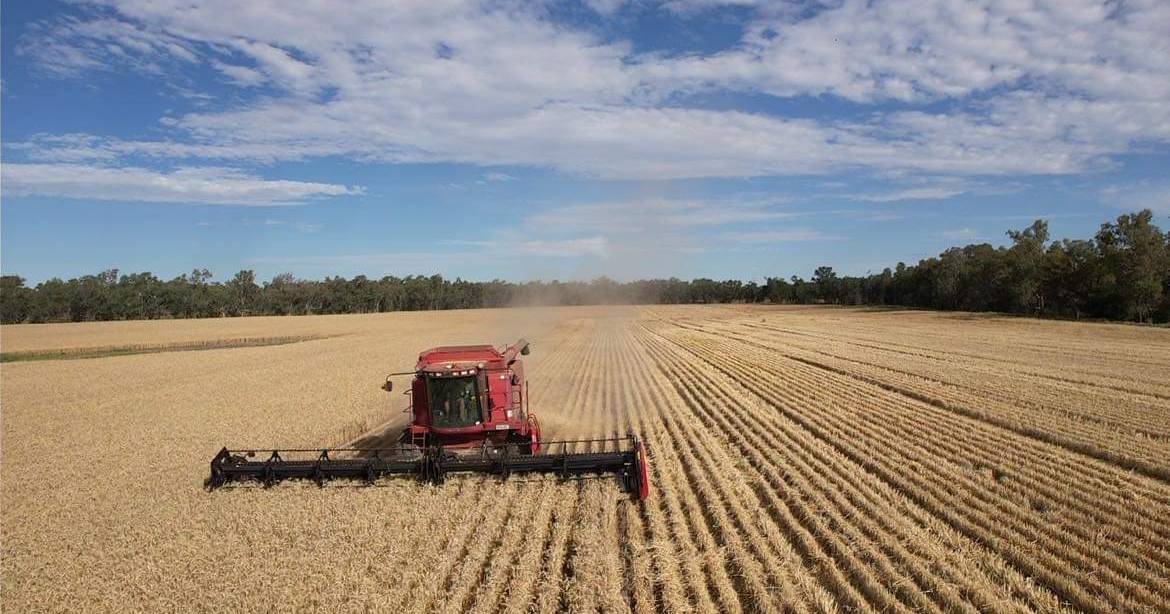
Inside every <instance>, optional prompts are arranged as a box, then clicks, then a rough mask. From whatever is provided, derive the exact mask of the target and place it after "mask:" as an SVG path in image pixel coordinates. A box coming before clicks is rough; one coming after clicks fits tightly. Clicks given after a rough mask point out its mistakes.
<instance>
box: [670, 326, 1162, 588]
mask: <svg viewBox="0 0 1170 614" xmlns="http://www.w3.org/2000/svg"><path fill="white" fill-rule="evenodd" d="M665 334H666V335H668V336H671V337H673V338H674V339H673V340H674V341H675V342H676V344H675V347H676V348H683V349H685V350H686V351H687V352H688V353H690V354H691V355H692V356H693V357H694V358H698V359H701V360H703V361H706V362H707V363H708V364H710V365H711V366H712V367H714V368H716V369H718V370H719V371H720V372H722V373H723V374H724V375H725V376H727V377H728V378H731V379H734V380H737V381H739V382H740V383H741V384H742V385H743V387H744V388H745V389H746V390H748V391H750V392H752V393H753V394H755V395H756V396H758V397H759V398H760V399H761V400H762V401H763V402H764V404H765V405H766V409H768V410H771V411H773V412H779V413H780V414H783V415H784V416H786V417H788V418H790V419H792V420H793V421H794V422H796V423H798V424H800V425H801V426H802V427H803V428H805V429H806V430H808V431H809V432H811V433H812V434H813V435H815V436H816V437H817V438H819V439H821V440H823V441H824V442H826V443H828V444H829V445H830V446H831V447H833V448H834V449H835V450H838V451H839V452H840V453H842V454H844V455H846V456H847V457H849V458H850V459H852V460H853V461H854V462H856V463H857V464H859V465H860V466H861V467H863V468H864V469H865V470H866V471H867V472H869V473H871V474H873V475H874V476H876V477H877V478H878V479H880V480H881V481H883V482H885V483H886V484H888V485H890V486H892V487H893V488H895V489H897V490H898V491H899V492H901V493H903V494H905V495H906V496H907V497H909V498H910V499H911V500H913V501H914V502H915V503H917V504H918V505H919V506H920V507H922V508H923V509H926V510H928V511H930V512H931V513H932V514H933V515H935V516H936V517H938V518H940V519H942V520H944V521H946V523H947V524H948V525H950V526H951V527H953V528H954V529H955V530H957V531H959V532H960V533H962V534H963V535H965V536H967V537H968V538H970V539H971V540H972V541H974V542H975V543H977V544H981V545H983V546H985V547H987V548H989V549H991V550H992V551H994V552H996V553H998V554H999V555H1001V556H1002V557H1003V558H1004V560H1005V561H1008V562H1009V563H1010V564H1011V566H1013V567H1015V568H1016V569H1017V570H1018V571H1020V572H1022V573H1023V574H1025V575H1031V576H1034V577H1035V578H1037V579H1038V580H1039V581H1040V583H1041V584H1042V585H1043V586H1045V587H1047V588H1048V589H1049V590H1051V591H1052V592H1053V593H1054V594H1056V595H1057V596H1059V597H1060V598H1061V599H1062V600H1064V601H1067V602H1070V603H1072V604H1073V605H1076V606H1078V607H1080V608H1082V609H1087V610H1108V609H1110V608H1111V607H1112V605H1111V604H1122V605H1123V606H1126V607H1130V608H1131V609H1140V608H1142V607H1146V608H1149V607H1152V606H1154V605H1155V604H1159V603H1163V602H1164V600H1165V599H1166V598H1167V597H1168V596H1170V595H1168V593H1170V589H1168V588H1167V587H1166V586H1165V584H1164V582H1162V581H1161V579H1162V578H1164V577H1166V573H1167V570H1168V568H1167V563H1168V561H1167V548H1166V547H1167V543H1168V535H1167V529H1166V527H1164V526H1163V525H1162V524H1161V523H1160V522H1159V521H1158V520H1157V518H1159V517H1160V516H1161V515H1164V514H1159V513H1153V512H1151V510H1155V511H1157V512H1164V511H1170V493H1167V491H1166V489H1165V488H1164V487H1163V485H1162V484H1161V483H1159V482H1156V481H1152V480H1147V479H1143V478H1139V477H1134V476H1131V475H1128V474H1126V473H1125V472H1121V471H1118V470H1116V469H1115V468H1113V467H1111V466H1109V465H1106V464H1103V463H1099V462H1097V461H1093V460H1092V459H1087V458H1084V457H1079V456H1078V455H1076V454H1070V453H1067V452H1064V451H1062V450H1060V449H1059V448H1054V447H1053V446H1048V445H1046V444H1043V443H1040V442H1035V441H1033V440H1030V439H1027V438H1023V437H1020V436H1018V435H1015V434H1014V433H1011V432H1010V431H1006V430H1004V429H1000V428H997V427H995V426H993V425H988V424H986V423H982V422H979V421H975V420H971V419H968V418H964V417H962V416H956V415H954V414H951V413H948V412H944V411H941V410H939V409H938V408H935V407H933V406H930V405H927V404H924V403H920V402H918V401H915V400H913V399H909V398H907V397H905V396H903V395H898V394H896V393H894V392H891V391H889V390H885V389H883V388H881V387H878V386H874V385H871V384H866V383H864V382H858V381H856V380H854V379H852V378H847V377H842V376H841V375H839V374H837V373H834V372H832V371H826V370H824V369H820V368H816V367H813V366H810V365H807V364H804V363H801V362H799V361H795V360H791V359H787V358H784V357H782V356H777V355H776V354H775V353H774V352H767V351H763V350H760V349H759V348H754V347H752V346H750V345H746V344H743V343H739V342H735V341H731V340H728V339H727V338H726V337H725V336H724V337H716V336H713V335H702V334H695V333H688V332H685V331H679V329H677V328H667V329H666V330H665ZM745 413H750V412H745ZM984 469H990V471H991V475H990V476H985V475H984V473H983V471H982V470H984ZM988 477H990V479H987V478H988Z"/></svg>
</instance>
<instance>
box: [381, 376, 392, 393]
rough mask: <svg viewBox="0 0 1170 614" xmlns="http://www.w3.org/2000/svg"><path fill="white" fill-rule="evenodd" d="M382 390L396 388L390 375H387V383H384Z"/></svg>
mask: <svg viewBox="0 0 1170 614" xmlns="http://www.w3.org/2000/svg"><path fill="white" fill-rule="evenodd" d="M382 390H385V391H386V392H390V391H392V390H394V382H392V381H390V376H389V375H387V376H386V383H384V384H382Z"/></svg>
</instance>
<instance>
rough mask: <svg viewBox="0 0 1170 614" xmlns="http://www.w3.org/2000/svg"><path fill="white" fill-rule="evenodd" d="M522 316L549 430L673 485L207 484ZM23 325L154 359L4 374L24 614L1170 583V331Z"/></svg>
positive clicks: (376, 415) (813, 599)
mask: <svg viewBox="0 0 1170 614" xmlns="http://www.w3.org/2000/svg"><path fill="white" fill-rule="evenodd" d="M292 336H296V337H304V338H305V340H304V341H299V342H293V343H285V344H282V345H272V346H247V347H230V348H215V347H214V346H213V345H212V346H209V349H205V350H201V351H190V347H191V345H190V344H193V343H201V342H207V343H212V342H215V341H217V340H223V339H247V338H249V337H255V338H276V337H281V338H285V337H292ZM519 336H524V337H527V338H528V339H529V340H530V341H531V342H532V347H533V352H532V355H531V356H529V357H528V358H527V359H526V360H527V361H528V365H527V371H528V373H529V379H530V385H531V390H532V398H531V405H532V409H533V411H534V412H537V413H538V415H539V416H540V417H541V421H542V424H543V425H544V429H545V431H546V438H552V437H571V436H578V435H619V434H624V433H626V432H635V433H638V434H640V435H641V436H642V437H643V438H644V439H645V440H646V441H647V442H648V443H649V446H650V454H651V457H652V460H651V467H650V473H651V480H652V481H653V484H654V489H653V491H652V494H651V497H650V499H648V500H647V501H645V502H642V503H638V502H635V501H632V500H630V498H629V497H628V495H624V494H622V493H621V492H619V490H618V487H617V485H616V484H615V483H614V482H613V481H611V480H603V479H599V480H585V481H559V480H557V479H555V478H552V477H526V478H512V479H509V480H506V481H501V480H500V479H497V478H491V477H462V478H453V479H450V480H448V482H447V483H446V484H444V485H443V486H440V487H435V486H427V485H419V484H417V483H415V482H413V481H411V480H403V479H399V480H385V481H381V482H379V483H377V484H375V485H373V486H364V485H357V484H349V483H344V482H334V483H331V484H329V485H327V486H325V487H323V488H319V487H317V486H315V485H312V484H306V483H285V484H280V485H277V486H275V487H272V488H267V489H265V488H252V487H244V488H228V489H222V490H218V491H215V492H207V491H205V490H204V489H203V487H202V486H203V480H204V478H205V477H206V474H207V468H208V465H207V464H208V461H209V460H210V458H211V456H212V454H214V452H215V451H217V450H218V449H219V448H220V447H221V446H223V445H225V444H229V445H236V446H256V447H260V446H309V447H317V446H323V445H334V444H340V443H343V442H346V441H349V440H352V439H353V438H354V437H356V436H358V435H362V434H367V435H369V434H373V435H375V436H376V435H377V434H379V433H387V434H389V433H393V432H395V431H396V430H397V429H399V428H401V426H402V425H403V424H404V423H405V415H404V414H402V413H401V410H402V408H403V407H404V405H405V398H404V397H400V396H398V394H397V393H396V394H395V395H394V396H387V395H386V393H384V392H382V391H381V390H379V385H380V384H381V381H382V376H383V375H384V374H385V373H386V372H389V371H397V370H403V369H408V368H410V367H411V366H413V360H414V357H415V356H416V354H417V353H418V351H419V350H421V349H423V348H425V347H429V346H432V345H438V344H446V343H472V342H490V343H494V344H499V345H502V344H504V343H506V342H509V341H512V340H514V339H515V338H516V337H519ZM0 343H2V344H3V349H4V351H6V352H7V351H21V352H37V351H49V350H52V351H58V350H68V351H73V350H78V349H82V348H107V347H149V348H152V351H151V353H141V354H133V353H132V354H128V355H117V356H107V357H99V358H86V359H55V360H38V361H32V362H16V363H6V364H4V365H3V367H0V385H2V388H0V404H2V414H0V420H2V438H0V504H2V523H0V528H2V531H3V534H2V541H0V548H2V559H0V573H2V592H0V605H2V606H3V608H4V609H5V610H8V611H77V610H87V611H88V610H94V611H102V610H104V611H110V610H116V611H147V610H149V611H160V610H171V611H173V610H182V611H215V612H220V611H226V610H237V611H238V610H246V611H306V610H322V611H330V612H335V611H386V612H399V611H407V612H430V611H445V612H464V611H476V612H499V611H504V612H558V611H569V610H571V611H579V612H589V611H607V612H612V611H617V612H659V611H672V612H675V611H677V612H684V611H700V612H767V611H798V612H804V611H817V612H852V611H866V612H869V611H928V612H981V611H982V612H1012V611H1019V612H1024V611H1088V612H1098V611H1100V612H1105V611H1116V612H1141V611H1148V612H1153V611H1165V610H1166V609H1167V606H1166V604H1167V603H1170V581H1168V580H1167V579H1168V578H1170V523H1168V522H1167V520H1166V519H1167V518H1170V330H1167V329H1157V328H1146V327H1134V326H1121V325H1105V324H1082V323H1070V322H1044V321H1036V320H1029V319H1022V318H1002V317H994V316H974V315H969V314H936V313H923V312H910V311H866V310H849V309H836V308H820V307H806V308H795V307H789V308H785V307H750V306H728V307H713V306H710V307H709V306H691V307H608V308H606V307H596V308H593V307H590V308H549V309H524V310H519V309H517V310H483V311H463V312H438V313H404V314H383V315H364V316H327V317H298V318H242V319H234V320H201V321H183V322H142V323H139V322H131V323H100V324H82V325H38V326H15V327H4V328H3V329H2V330H0ZM168 345H173V347H174V349H175V350H176V351H159V349H160V348H162V349H164V350H165V348H166V347H167V346H168ZM179 350H185V351H179ZM387 436H389V435H387Z"/></svg>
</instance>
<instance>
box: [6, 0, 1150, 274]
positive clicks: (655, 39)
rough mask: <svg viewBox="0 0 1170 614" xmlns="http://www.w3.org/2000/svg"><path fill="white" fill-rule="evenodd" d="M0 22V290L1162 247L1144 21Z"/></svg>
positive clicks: (824, 7)
mask: <svg viewBox="0 0 1170 614" xmlns="http://www.w3.org/2000/svg"><path fill="white" fill-rule="evenodd" d="M387 4H389V6H387ZM339 6H344V8H339ZM2 11H3V15H2V16H0V17H2V19H0V24H2V28H3V32H2V39H0V40H2V42H0V44H2V45H3V48H2V53H3V56H2V62H3V66H2V84H0V95H2V96H3V107H2V112H0V121H2V130H3V133H2V136H3V149H2V154H3V164H2V167H0V168H2V173H3V174H2V177H0V182H2V183H0V190H2V198H3V202H2V206H0V224H2V226H0V258H2V262H0V265H2V268H3V271H4V273H12V274H19V275H22V276H24V277H26V278H27V279H28V280H29V281H30V282H33V283H36V282H38V281H41V280H44V279H46V278H49V277H53V276H61V277H72V276H76V275H81V274H89V273H95V272H97V271H100V270H103V269H107V268H117V269H120V270H122V271H124V272H130V271H152V272H154V273H155V274H157V275H159V276H161V277H165V278H170V277H173V276H176V275H178V274H181V273H184V272H188V271H190V270H191V269H192V268H195V267H200V268H203V267H206V268H208V269H210V270H211V271H212V272H213V273H214V274H215V275H216V278H217V279H225V278H228V277H230V276H231V275H232V274H234V272H235V271H237V270H240V269H245V268H247V269H253V270H255V271H256V272H257V274H258V275H259V276H260V277H261V278H262V279H268V278H270V277H271V276H272V275H275V274H278V273H282V272H291V273H294V274H295V275H297V276H300V277H306V278H321V277H324V276H326V275H344V276H353V275H357V274H365V275H368V276H374V277H378V276H382V275H387V274H394V275H406V274H431V273H442V274H444V275H447V276H451V277H455V276H462V277H464V278H471V279H491V278H497V277H498V278H503V279H513V280H524V279H534V278H545V279H549V278H560V279H567V278H590V277H593V276H597V275H609V276H611V277H615V278H619V279H630V278H636V277H648V276H660V277H662V276H678V277H682V278H692V277H699V276H708V277H717V278H727V277H735V278H740V279H756V280H761V279H763V278H764V277H766V276H788V275H792V274H799V275H804V276H807V275H809V274H810V273H811V271H812V269H813V268H814V267H816V266H818V265H822V264H828V265H831V266H834V267H835V268H837V269H838V270H839V271H842V272H845V273H865V272H867V271H879V270H880V269H881V268H882V267H883V266H891V265H893V264H894V263H896V262H898V261H906V262H915V261H917V260H918V259H920V258H923V257H926V256H930V255H934V254H936V253H938V252H939V251H941V250H942V249H944V248H945V247H947V246H950V245H955V244H965V243H969V242H979V241H990V242H993V243H1002V242H1003V241H1004V236H1003V232H1004V230H1006V229H1008V228H1019V227H1023V226H1026V225H1027V224H1028V223H1030V221H1031V220H1032V219H1034V218H1036V217H1043V218H1046V219H1049V220H1050V222H1051V229H1052V232H1053V234H1054V235H1055V236H1057V237H1061V236H1072V237H1087V236H1090V235H1091V234H1092V233H1093V232H1094V231H1095V230H1096V228H1097V226H1098V225H1099V224H1100V223H1101V222H1102V221H1104V220H1106V219H1110V218H1113V217H1115V216H1116V215H1118V214H1120V213H1123V212H1126V211H1132V210H1136V209H1139V208H1146V207H1148V208H1152V209H1154V210H1155V211H1156V213H1157V215H1158V222H1159V223H1160V224H1161V225H1163V226H1170V217H1168V216H1170V173H1168V172H1167V170H1168V169H1170V37H1168V36H1166V33H1167V32H1170V4H1167V3H1165V2H1158V1H1155V0H1147V1H1136V2H1108V3H1100V2H1090V1H1087V0H1067V1H1062V2H1027V1H1025V2H966V1H958V0H955V1H943V0H935V1H927V0H905V1H900V2H891V1H882V0H874V1H871V2H852V1H825V2H760V3H756V2H752V1H751V0H735V1H719V0H673V1H665V2H655V1H650V0H630V1H622V0H592V1H586V2H568V1H549V2H514V1H511V0H491V1H488V2H461V1H456V0H444V1H425V2H424V1H419V2H414V1H409V0H402V1H399V2H395V3H383V2H361V1H357V2H352V3H345V4H344V5H338V4H337V3H334V2H328V1H324V0H322V1H305V2H297V3H288V2H281V1H277V0H271V1H263V0H255V1H250V2H247V3H238V2H228V1H226V0H216V1H198V0H197V1H190V0H182V1H179V0H160V1H152V2H148V1H146V0H103V1H95V2H91V1H86V0H79V1H76V2H70V3H60V2H19V1H9V2H4V3H3V5H2Z"/></svg>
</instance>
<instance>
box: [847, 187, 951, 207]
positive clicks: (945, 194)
mask: <svg viewBox="0 0 1170 614" xmlns="http://www.w3.org/2000/svg"><path fill="white" fill-rule="evenodd" d="M966 192H967V189H966V188H960V187H947V186H922V187H917V188H905V189H902V190H895V191H893V192H881V193H875V194H855V195H853V196H850V198H851V199H853V200H859V201H862V202H867V203H893V202H901V201H906V200H947V199H949V198H954V197H956V196H959V195H960V194H965V193H966Z"/></svg>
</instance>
